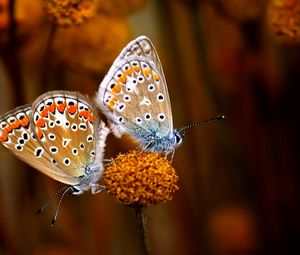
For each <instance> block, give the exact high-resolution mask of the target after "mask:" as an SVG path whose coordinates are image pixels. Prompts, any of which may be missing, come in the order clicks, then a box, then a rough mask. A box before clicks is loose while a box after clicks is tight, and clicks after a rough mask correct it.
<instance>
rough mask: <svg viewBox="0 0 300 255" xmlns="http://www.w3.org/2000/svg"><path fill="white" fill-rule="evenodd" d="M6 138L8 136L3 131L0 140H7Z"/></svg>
mask: <svg viewBox="0 0 300 255" xmlns="http://www.w3.org/2000/svg"><path fill="white" fill-rule="evenodd" d="M7 140H8V136H7V134H5V133H4V132H3V133H2V134H1V136H0V141H1V142H3V143H4V142H7Z"/></svg>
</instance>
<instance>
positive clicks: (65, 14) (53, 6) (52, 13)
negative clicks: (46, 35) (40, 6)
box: [44, 0, 97, 26]
mask: <svg viewBox="0 0 300 255" xmlns="http://www.w3.org/2000/svg"><path fill="white" fill-rule="evenodd" d="M44 9H45V12H46V14H47V16H48V17H49V18H50V19H51V20H53V22H54V23H55V24H57V25H60V26H70V25H78V24H81V23H83V22H84V21H85V20H86V19H89V18H91V17H93V16H94V14H95V11H96V9H97V8H96V2H95V0H44Z"/></svg>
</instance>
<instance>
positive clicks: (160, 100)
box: [156, 93, 165, 102]
mask: <svg viewBox="0 0 300 255" xmlns="http://www.w3.org/2000/svg"><path fill="white" fill-rule="evenodd" d="M156 98H157V101H158V102H163V101H164V100H165V97H164V95H163V94H162V93H158V94H157V97H156Z"/></svg>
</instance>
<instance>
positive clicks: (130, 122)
mask: <svg viewBox="0 0 300 255" xmlns="http://www.w3.org/2000/svg"><path fill="white" fill-rule="evenodd" d="M97 101H98V104H99V105H100V108H101V109H102V110H103V112H104V113H105V114H106V115H107V117H108V118H109V120H110V121H111V122H112V123H113V124H114V125H113V131H114V133H115V135H119V136H120V135H122V134H123V133H125V132H128V133H130V134H132V135H133V136H135V137H136V138H138V139H139V138H141V139H142V138H143V137H144V136H145V135H155V136H157V137H164V136H167V135H168V132H170V131H172V130H173V122H172V112H171V104H170V99H169V95H168V90H167V85H166V81H165V77H164V74H163V70H162V67H161V64H160V61H159V58H158V55H157V53H156V50H155V48H154V46H153V45H152V43H151V42H150V40H149V39H148V38H147V37H144V36H142V37H139V38H137V39H136V40H134V41H132V42H131V43H129V44H128V45H127V46H126V48H125V49H124V50H123V51H122V52H121V54H120V55H119V57H118V58H117V60H116V61H115V62H114V64H113V66H112V67H111V69H110V71H109V72H108V75H107V76H106V77H105V78H104V80H103V82H102V83H101V85H100V88H99V91H98V96H97ZM157 137H156V138H157ZM156 138H154V139H156ZM142 140H143V139H142ZM145 142H147V141H145ZM148 142H149V140H148Z"/></svg>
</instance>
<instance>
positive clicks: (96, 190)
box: [91, 184, 107, 194]
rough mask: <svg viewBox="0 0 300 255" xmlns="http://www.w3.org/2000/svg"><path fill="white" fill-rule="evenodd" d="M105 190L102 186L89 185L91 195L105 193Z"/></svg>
mask: <svg viewBox="0 0 300 255" xmlns="http://www.w3.org/2000/svg"><path fill="white" fill-rule="evenodd" d="M106 190H107V187H106V186H104V185H99V184H93V185H91V192H92V194H97V193H100V192H102V191H106Z"/></svg>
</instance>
